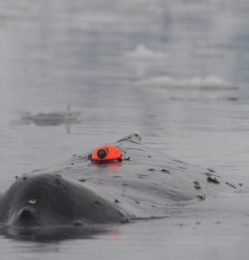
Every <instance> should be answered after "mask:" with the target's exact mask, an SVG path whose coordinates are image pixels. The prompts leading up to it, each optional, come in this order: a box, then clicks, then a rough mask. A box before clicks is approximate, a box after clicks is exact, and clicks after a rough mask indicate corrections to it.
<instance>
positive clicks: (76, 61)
mask: <svg viewBox="0 0 249 260" xmlns="http://www.w3.org/2000/svg"><path fill="white" fill-rule="evenodd" d="M248 13H249V3H248V1H244V0H238V1H230V0H207V1H196V0H180V1H172V0H166V1H165V0H155V1H149V0H127V1H122V0H120V1H114V0H107V1H104V2H103V1H100V0H93V1H87V0H76V1H67V0H60V1H48V0H44V1H39V2H37V1H36V2H34V1H31V0H24V1H17V0H11V1H7V0H0V91H1V95H0V115H1V121H0V126H1V132H0V144H1V145H0V163H1V168H2V171H1V179H2V180H6V179H8V181H10V180H11V178H12V176H14V175H17V174H20V173H23V172H27V171H31V170H34V169H37V168H40V167H46V166H49V165H51V164H55V163H57V162H59V161H62V160H64V159H66V158H68V157H70V156H71V155H72V154H74V153H77V152H80V153H81V152H82V153H83V152H87V151H91V150H92V148H93V147H95V146H97V145H99V144H102V143H105V142H112V141H115V140H117V139H119V138H120V137H121V136H125V135H127V134H128V133H131V132H134V131H139V132H140V133H141V134H142V135H143V136H145V142H147V143H148V144H150V145H152V146H154V147H158V148H161V149H164V150H166V151H167V152H168V153H170V154H171V155H172V156H175V157H176V158H179V159H183V160H186V161H188V162H191V163H195V164H200V165H204V166H209V167H211V168H215V169H217V170H219V171H220V172H222V173H223V174H226V175H231V176H236V177H237V178H241V179H243V180H247V171H248V166H249V164H248V156H247V155H248V151H249V146H248V142H247V141H246V140H247V139H248V130H249V127H248V111H249V104H248V98H249V92H248V89H247V84H248V82H249V74H248V65H249V30H248V27H249V19H248ZM69 103H70V104H72V107H73V109H74V111H78V112H80V113H81V114H82V118H83V119H84V120H82V121H81V124H70V135H68V134H67V133H66V131H65V128H64V126H63V125H64V124H62V125H57V126H56V127H51V126H44V127H40V124H39V123H38V124H36V123H35V122H36V120H35V115H39V114H40V115H41V113H43V116H44V115H46V116H47V115H50V116H51V115H54V113H56V112H57V111H65V107H66V105H67V104H69ZM13 110H23V111H29V112H30V113H31V115H32V117H31V118H32V122H34V124H29V125H18V124H17V125H16V124H11V123H10V122H11V121H12V120H14V118H13V114H12V113H11V111H13ZM50 113H52V114H50ZM38 117H39V116H38ZM47 119H48V118H46V120H45V121H46V122H47ZM56 119H58V117H56ZM63 120H64V119H63ZM63 120H62V121H63ZM48 121H49V120H48ZM59 121H60V120H59ZM4 184H6V183H5V182H3V184H1V187H3V186H4ZM167 228H169V226H168V225H167ZM140 232H141V230H140ZM178 232H180V231H179V230H178ZM172 233H173V231H172ZM180 233H181V232H180ZM186 234H189V233H188V232H187V233H186ZM190 235H193V234H191V232H190ZM121 236H122V235H121ZM138 236H139V235H138ZM141 236H142V235H141ZM199 236H201V233H199ZM245 236H247V237H248V234H247V233H246V234H245ZM185 238H186V237H185ZM124 239H125V238H124ZM158 239H159V240H160V239H161V240H163V238H162V237H159V238H158ZM172 239H174V236H173V237H172ZM177 239H178V241H180V242H181V240H179V239H180V235H179V236H177ZM202 239H203V237H202ZM185 241H186V239H185ZM143 242H144V241H143ZM180 242H179V243H180ZM0 243H1V244H2V248H5V251H4V254H6V255H10V254H11V252H12V248H11V243H10V245H8V246H7V242H6V240H0ZM95 243H96V244H98V246H100V248H102V249H103V246H104V245H105V243H104V242H103V241H101V240H100V241H99V240H96V241H95ZM123 243H125V244H126V245H127V246H128V249H127V250H126V252H128V251H129V248H130V249H131V248H132V246H131V244H129V243H128V241H127V240H125V242H123ZM127 243H128V244H127ZM76 244H77V245H81V246H82V242H80V241H77V243H76ZM85 245H87V246H89V245H90V246H89V248H91V246H93V245H92V244H91V241H84V248H85ZM123 245H124V244H118V245H116V246H117V247H122V246H123ZM153 245H154V244H153V243H149V246H148V248H151V251H150V252H151V253H148V255H147V257H148V256H151V257H152V256H153V255H154V256H155V255H157V254H156V251H157V249H158V248H157V246H156V245H154V246H153ZM19 246H20V247H21V248H22V247H23V244H19ZM57 246H59V245H56V247H57ZM136 246H137V245H136ZM13 247H15V245H13ZM20 247H19V248H15V249H16V252H18V251H20V250H21V249H20ZM153 248H154V249H153ZM140 249H141V248H140ZM23 250H26V253H27V252H29V251H30V248H29V246H28V247H27V248H25V249H23ZM45 250H46V249H44V251H45ZM66 250H67V252H71V253H72V252H73V254H76V255H77V254H78V255H81V256H82V255H83V253H82V251H80V250H81V249H79V248H75V247H74V245H72V244H70V242H68V244H67V245H65V244H62V245H61V247H60V249H59V251H60V252H61V254H62V256H61V258H63V253H64V254H66V253H65V251H66ZM242 251H243V249H242ZM117 252H118V250H117ZM121 252H122V253H123V254H124V252H123V251H121ZM92 253H93V252H92ZM223 253H224V252H223ZM26 256H27V255H25V254H24V256H23V258H25V257H26ZM94 256H96V257H97V256H98V254H92V255H91V257H90V258H89V259H96V258H94ZM109 256H110V255H109ZM123 256H124V257H123V258H124V259H127V257H126V258H125V256H126V255H125V254H124V255H123ZM157 256H158V255H157ZM199 256H200V255H199ZM40 257H43V256H40ZM70 257H71V255H70ZM141 257H143V258H146V257H145V255H143V256H141V255H140V258H141ZM160 257H161V255H160V256H159V257H156V258H157V259H158V258H160ZM116 258H119V259H121V258H122V257H121V256H120V255H119V256H116ZM116 258H115V259H116ZM154 258H155V257H154ZM108 259H110V257H109V258H108ZM150 259H151V258H150ZM191 259H194V258H193V257H192V258H191Z"/></svg>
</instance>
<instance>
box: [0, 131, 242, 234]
mask: <svg viewBox="0 0 249 260" xmlns="http://www.w3.org/2000/svg"><path fill="white" fill-rule="evenodd" d="M115 145H117V146H119V147H120V148H121V149H122V150H123V151H124V152H125V155H124V156H123V160H122V162H109V163H102V164H96V163H93V162H91V161H90V160H89V159H88V154H89V152H88V153H86V154H85V155H74V156H73V157H72V159H71V160H69V161H68V162H66V163H65V164H64V165H62V166H58V167H56V168H54V169H51V170H50V171H49V172H48V170H38V171H34V172H33V173H31V174H29V175H25V176H23V177H19V178H17V179H16V181H15V182H14V183H13V184H12V185H11V186H10V188H9V189H8V190H7V191H6V192H5V193H4V194H3V195H2V197H1V199H0V221H1V223H2V225H3V226H6V227H8V228H9V227H22V228H28V229H30V228H32V227H41V228H42V227H49V226H51V227H55V226H61V227H62V226H83V227H89V225H94V224H108V223H109V224H110V223H111V224H114V223H124V222H128V221H129V220H135V219H149V218H161V217H167V216H171V215H172V214H176V213H177V212H178V211H182V209H183V208H185V210H186V208H189V209H191V208H192V207H193V205H196V204H199V203H205V200H206V198H207V197H209V198H210V197H213V196H216V194H217V192H220V191H222V190H224V189H236V188H237V187H236V186H235V185H233V184H231V183H228V182H226V181H224V180H223V179H222V178H221V177H220V176H218V175H216V174H215V172H214V171H213V170H211V169H203V168H199V167H194V166H191V165H188V164H185V163H183V162H181V161H178V160H174V159H172V158H170V157H169V156H167V155H166V154H164V153H163V152H159V151H152V150H151V149H149V148H147V147H145V146H144V145H143V144H141V136H140V135H138V134H132V135H129V136H127V137H125V138H123V139H121V140H119V141H118V142H116V143H115ZM228 184H229V185H228ZM8 232H9V230H8V231H7V233H8ZM11 232H12V231H11ZM49 232H51V230H50V231H49Z"/></svg>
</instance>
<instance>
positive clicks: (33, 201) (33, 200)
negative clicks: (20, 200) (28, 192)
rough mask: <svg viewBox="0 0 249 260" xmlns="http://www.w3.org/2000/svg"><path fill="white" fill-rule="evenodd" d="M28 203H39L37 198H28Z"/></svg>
mask: <svg viewBox="0 0 249 260" xmlns="http://www.w3.org/2000/svg"><path fill="white" fill-rule="evenodd" d="M28 203H29V204H31V205H35V204H36V203H37V200H35V199H29V200H28Z"/></svg>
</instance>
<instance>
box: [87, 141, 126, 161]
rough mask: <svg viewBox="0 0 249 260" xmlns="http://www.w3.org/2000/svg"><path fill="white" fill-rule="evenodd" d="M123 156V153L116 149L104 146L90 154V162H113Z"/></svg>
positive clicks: (111, 146)
mask: <svg viewBox="0 0 249 260" xmlns="http://www.w3.org/2000/svg"><path fill="white" fill-rule="evenodd" d="M123 155H124V152H123V151H121V150H120V149H119V148H118V147H116V146H114V145H111V144H106V145H102V146H99V147H97V148H96V149H95V150H94V151H93V152H92V153H91V156H90V158H91V160H92V161H113V160H121V157H122V156H123Z"/></svg>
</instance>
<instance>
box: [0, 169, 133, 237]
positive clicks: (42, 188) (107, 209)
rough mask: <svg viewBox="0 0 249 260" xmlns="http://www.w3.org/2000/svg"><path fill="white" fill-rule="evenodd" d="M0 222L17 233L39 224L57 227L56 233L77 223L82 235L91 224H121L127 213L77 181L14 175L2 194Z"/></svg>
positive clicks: (50, 176) (32, 230) (44, 175)
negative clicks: (15, 178)
mask: <svg viewBox="0 0 249 260" xmlns="http://www.w3.org/2000/svg"><path fill="white" fill-rule="evenodd" d="M0 221H1V223H3V224H4V225H5V226H6V227H8V231H10V229H11V228H10V227H14V229H12V230H11V231H10V232H12V233H14V232H16V233H18V234H19V235H20V234H22V233H23V234H27V233H31V234H32V233H34V231H35V230H36V231H37V230H38V231H39V232H41V229H40V228H41V227H45V228H47V231H51V230H49V229H48V227H57V228H56V232H58V231H59V230H60V229H59V227H63V228H62V229H61V230H65V227H67V232H68V230H70V228H69V227H70V226H71V227H72V228H71V231H72V230H73V226H77V229H78V227H79V226H80V227H81V229H82V231H83V232H84V235H85V234H86V230H89V226H91V225H96V224H99V225H101V224H107V223H122V222H126V221H128V216H126V215H125V214H124V213H123V212H121V210H120V209H118V207H117V206H114V205H113V204H112V203H111V202H108V201H107V200H105V199H103V198H102V197H101V196H99V195H97V194H96V193H94V192H93V191H91V190H90V189H89V188H87V187H85V186H83V185H82V184H81V183H79V182H77V181H74V180H72V179H68V178H64V177H61V176H58V175H55V174H39V175H28V176H24V177H23V178H18V179H17V180H16V181H15V182H14V183H13V184H12V185H11V186H10V188H9V189H8V190H7V191H6V192H5V193H4V194H3V196H2V197H1V199H0ZM37 227H39V229H37ZM18 228H19V229H18ZM13 230H14V232H13ZM54 230H55V229H53V231H54ZM98 230H100V229H98ZM71 231H70V232H71ZM53 237H54V234H53Z"/></svg>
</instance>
